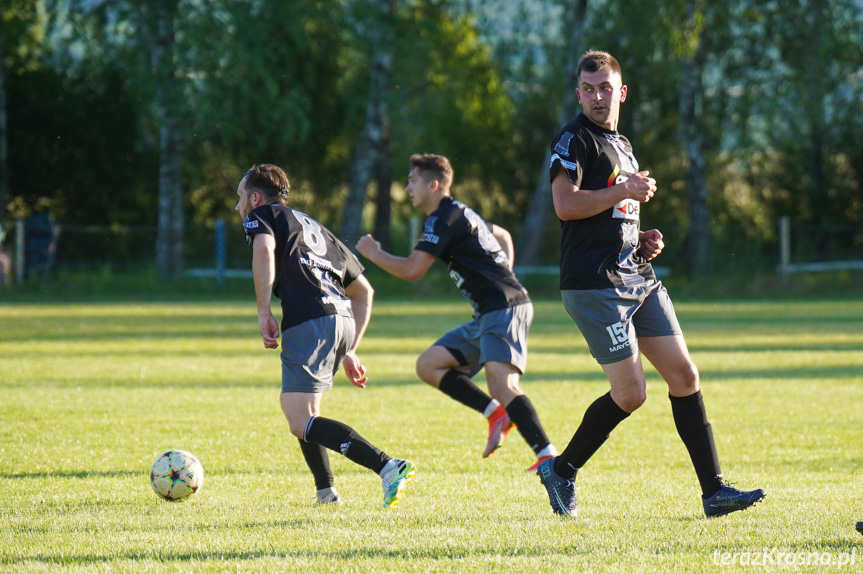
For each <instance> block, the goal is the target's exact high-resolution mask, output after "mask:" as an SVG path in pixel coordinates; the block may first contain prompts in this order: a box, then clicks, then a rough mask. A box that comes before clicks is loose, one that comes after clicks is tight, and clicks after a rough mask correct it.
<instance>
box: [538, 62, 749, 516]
mask: <svg viewBox="0 0 863 574" xmlns="http://www.w3.org/2000/svg"><path fill="white" fill-rule="evenodd" d="M577 73H578V86H579V87H578V88H577V90H576V93H577V95H578V101H579V103H580V104H581V107H582V113H580V114H579V115H578V116H577V117H576V118H575V120H573V121H572V122H570V123H569V124H567V125H566V126H565V127H564V128H563V129H562V130H561V131H560V132H559V133H558V134H557V136H556V137H555V138H554V140H553V141H552V144H551V147H552V155H551V162H550V166H549V168H550V178H551V185H552V196H553V201H554V209H555V212H556V213H557V216H558V218H559V219H560V221H561V226H562V231H563V234H562V238H561V257H560V289H561V295H562V298H563V303H564V306H565V307H566V310H567V311H568V312H569V314H570V316H571V317H572V318H573V320H574V321H575V323H576V325H578V328H579V330H580V331H581V333H582V335H584V338H585V339H586V340H587V344H588V347H589V348H590V352H591V354H592V355H593V357H594V358H595V359H596V361H597V362H598V363H599V364H600V365H601V366H602V368H603V370H604V371H605V374H606V376H607V377H608V380H609V382H610V384H611V390H610V392H608V393H606V394H605V395H603V396H601V397H599V398H598V399H596V401H594V402H593V404H591V405H590V407H588V409H587V411H586V412H585V413H584V418H583V420H582V421H581V425H580V426H579V427H578V429H577V430H576V432H575V435H574V436H573V437H572V440H570V442H569V444H568V445H567V447H566V449H564V451H563V452H562V453H561V454H560V456H558V457H555V458H552V459H549V460H546V461H544V462H543V463H542V464H541V465H540V466H539V470H538V474H539V477H540V480H541V481H542V483H543V485H544V486H545V488H546V490H547V491H548V495H549V499H550V501H551V507H552V509H553V510H554V512H556V513H557V514H561V515H569V516H574V515H575V514H576V494H575V476H576V472H577V471H578V470H579V469H581V468H582V467H583V466H584V464H585V463H586V462H587V461H588V460H589V459H590V457H591V456H592V455H593V454H594V453H595V452H596V451H597V450H598V449H599V448H600V446H602V444H603V443H604V442H605V440H606V439H607V438H608V435H609V433H610V432H611V431H612V430H614V428H615V427H616V426H617V425H618V424H619V423H620V422H622V421H623V420H624V419H625V418H626V417H628V416H629V415H630V414H631V413H632V412H633V411H635V410H636V409H637V408H638V407H640V406H641V405H642V403H644V401H645V399H646V394H645V389H646V386H645V379H644V371H643V370H642V364H641V355H642V354H643V355H644V356H645V357H646V358H647V360H649V361H650V362H651V363H652V364H653V366H654V367H655V368H656V370H657V371H658V372H659V374H660V375H661V376H662V377H663V379H665V381H666V383H667V384H668V391H669V399H670V401H671V412H672V415H673V417H674V423H675V426H676V427H677V432H678V434H679V435H680V438H681V439H682V440H683V443H684V445H685V446H686V448H687V450H688V451H689V456H690V458H691V459H692V464H693V466H694V467H695V473H696V475H697V476H698V481H699V483H700V485H701V490H702V502H703V506H704V512H705V513H706V514H707V516H708V517H710V516H719V515H723V514H728V513H729V512H734V511H737V510H743V509H745V508H747V507H749V506H751V505H753V504H755V503H756V502H758V501H760V500H761V499H762V498H763V497H764V496H765V492H764V491H763V490H760V489H759V490H751V491H740V490H737V489H735V488H732V487H730V486H728V485H727V484H724V483H723V482H722V472H721V470H720V467H719V457H718V456H717V453H716V446H715V444H714V440H713V431H712V430H711V427H710V423H709V422H708V420H707V414H706V412H705V409H704V402H703V400H702V396H701V391H700V390H699V377H698V369H697V368H696V366H695V364H694V363H693V362H692V359H691V358H690V356H689V351H688V350H687V348H686V343H685V341H684V339H683V333H682V331H681V329H680V325H679V323H678V321H677V317H676V316H675V313H674V308H673V307H672V304H671V300H670V299H669V297H668V293H667V292H666V290H665V287H664V286H663V285H662V283H661V282H660V281H657V280H656V276H655V275H654V272H653V268H652V266H651V264H650V260H651V259H653V258H654V257H656V256H657V255H659V253H660V252H661V251H662V249H663V247H664V244H663V241H662V234H661V233H660V232H659V231H658V230H656V229H651V230H649V231H640V219H639V214H640V211H641V204H642V203H646V202H647V201H649V200H650V198H651V197H653V195H654V193H656V181H655V180H654V179H653V178H652V177H650V175H649V173H648V172H647V171H641V170H639V167H638V162H637V161H636V160H635V156H634V155H633V153H632V146H631V145H630V143H629V141H628V140H627V139H626V138H625V137H624V136H622V135H621V134H620V133H618V131H617V125H618V120H619V117H620V104H621V103H622V102H624V101H625V100H626V96H627V88H626V86H625V85H623V79H622V75H621V71H620V65H619V64H618V62H617V60H616V59H615V58H614V57H613V56H611V55H610V54H608V53H606V52H595V51H589V52H586V53H585V54H584V55H583V56H582V57H581V59H580V60H579V63H578V67H577Z"/></svg>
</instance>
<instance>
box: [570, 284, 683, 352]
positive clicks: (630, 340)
mask: <svg viewBox="0 0 863 574" xmlns="http://www.w3.org/2000/svg"><path fill="white" fill-rule="evenodd" d="M560 294H561V297H562V298H563V306H564V307H566V310H567V312H568V313H569V316H570V317H572V318H573V320H574V321H575V324H576V325H578V328H579V330H580V331H581V334H582V335H584V338H585V340H587V346H588V347H589V348H590V354H591V355H593V357H594V358H595V359H596V361H597V362H598V363H599V364H601V365H605V364H608V363H616V362H618V361H622V360H624V359H627V358H629V357H631V356H633V355H634V354H635V353H636V352H638V338H639V337H662V336H666V335H682V334H683V331H682V330H681V329H680V323H678V321H677V315H675V314H674V306H673V305H672V304H671V298H670V297H669V296H668V292H667V291H666V290H665V287H664V286H663V285H662V282H660V281H651V282H649V283H645V284H644V285H636V286H633V287H622V288H611V289H588V290H565V291H561V292H560Z"/></svg>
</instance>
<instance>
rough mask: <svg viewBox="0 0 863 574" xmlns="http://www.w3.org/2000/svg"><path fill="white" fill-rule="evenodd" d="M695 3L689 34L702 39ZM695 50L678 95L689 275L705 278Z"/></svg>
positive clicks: (706, 228) (698, 56) (706, 222)
mask: <svg viewBox="0 0 863 574" xmlns="http://www.w3.org/2000/svg"><path fill="white" fill-rule="evenodd" d="M696 10H697V7H696V0H688V2H687V26H688V31H687V33H688V34H697V35H699V36H700V34H701V33H703V30H697V31H696V30H693V29H692V27H691V26H693V25H694V22H695V17H696ZM694 41H695V44H696V48H695V49H694V50H693V51H692V52H691V53H689V54H686V55H684V59H683V65H682V74H681V80H680V92H679V101H678V107H679V113H680V135H681V138H682V139H683V147H684V150H685V151H686V159H687V167H686V197H687V201H688V204H689V230H688V233H687V240H686V247H685V251H686V257H685V260H686V262H687V275H688V276H689V277H690V278H691V279H703V278H706V277H707V276H708V275H709V274H710V268H711V259H710V257H711V255H710V253H711V237H710V213H709V209H708V205H707V197H708V189H707V149H706V148H707V144H706V138H705V136H704V132H703V126H702V125H701V121H700V116H701V109H702V107H703V102H704V84H703V81H702V76H703V73H704V50H703V48H702V46H703V45H704V43H703V41H702V39H701V38H700V37H696V38H694Z"/></svg>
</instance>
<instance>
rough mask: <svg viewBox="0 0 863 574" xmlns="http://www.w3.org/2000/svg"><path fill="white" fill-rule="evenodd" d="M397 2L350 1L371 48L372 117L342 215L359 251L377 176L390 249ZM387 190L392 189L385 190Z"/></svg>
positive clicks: (346, 236) (345, 236)
mask: <svg viewBox="0 0 863 574" xmlns="http://www.w3.org/2000/svg"><path fill="white" fill-rule="evenodd" d="M395 10H396V1H395V0H372V1H371V2H366V1H364V0H361V1H350V0H349V1H348V12H349V13H350V14H351V17H350V21H351V23H352V26H353V28H354V29H355V30H356V32H355V33H356V35H357V36H358V37H360V38H362V39H364V40H365V41H366V42H367V43H368V45H369V60H370V66H369V68H370V70H369V88H368V95H367V96H366V113H365V122H364V125H363V129H362V132H360V137H359V139H358V140H357V142H356V147H355V148H354V155H353V160H352V162H351V168H350V172H349V173H348V196H347V200H346V201H345V207H344V211H343V215H342V225H341V231H340V236H341V239H342V241H344V242H345V243H346V244H347V245H350V246H353V245H354V243H356V241H357V239H359V236H360V231H361V229H362V223H363V205H364V203H365V199H366V189H367V188H368V185H369V182H371V180H372V179H373V178H375V176H376V175H377V176H379V177H377V182H378V189H377V194H378V200H377V206H378V209H377V213H378V215H379V217H376V230H375V231H376V232H377V233H380V234H382V235H379V236H378V240H379V241H381V244H382V245H383V246H384V248H389V245H390V237H389V213H388V212H389V197H390V186H391V176H390V178H389V179H390V182H389V185H388V182H387V174H388V173H392V167H391V165H392V156H391V153H390V147H389V145H388V144H389V136H388V134H389V132H390V126H389V123H390V118H389V99H390V86H391V83H392V75H393V58H394V56H395V54H394V50H395V41H394V40H395V29H394V28H395V26H394V25H395V18H396V13H395ZM382 186H386V188H385V189H384V188H383V187H382Z"/></svg>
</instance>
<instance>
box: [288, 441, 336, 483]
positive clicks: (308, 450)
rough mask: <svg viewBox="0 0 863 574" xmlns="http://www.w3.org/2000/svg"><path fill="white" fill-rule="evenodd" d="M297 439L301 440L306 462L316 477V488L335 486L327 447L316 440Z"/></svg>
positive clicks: (301, 448)
mask: <svg viewBox="0 0 863 574" xmlns="http://www.w3.org/2000/svg"><path fill="white" fill-rule="evenodd" d="M297 440H298V441H300V450H301V451H303V458H305V459H306V464H307V465H308V466H309V470H311V471H312V476H313V477H315V488H316V489H318V490H320V489H322V488H329V487H331V486H333V484H334V482H333V471H332V469H331V468H330V456H329V455H328V454H327V449H325V448H324V447H323V446H321V445H319V444H318V443H316V442H306V441H304V440H303V439H301V438H300V439H297Z"/></svg>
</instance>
